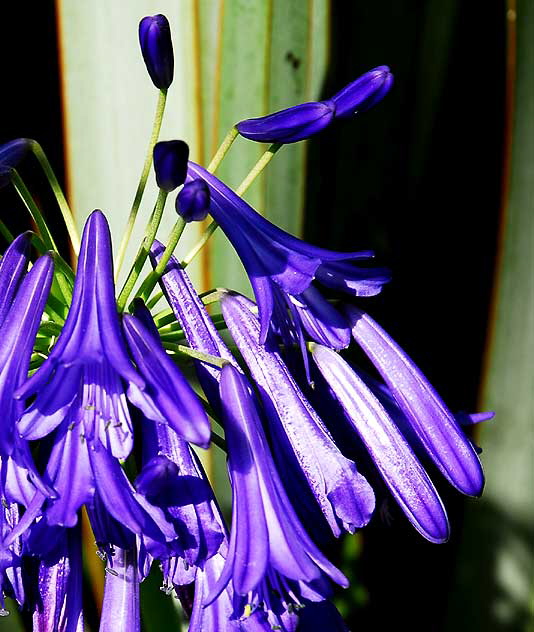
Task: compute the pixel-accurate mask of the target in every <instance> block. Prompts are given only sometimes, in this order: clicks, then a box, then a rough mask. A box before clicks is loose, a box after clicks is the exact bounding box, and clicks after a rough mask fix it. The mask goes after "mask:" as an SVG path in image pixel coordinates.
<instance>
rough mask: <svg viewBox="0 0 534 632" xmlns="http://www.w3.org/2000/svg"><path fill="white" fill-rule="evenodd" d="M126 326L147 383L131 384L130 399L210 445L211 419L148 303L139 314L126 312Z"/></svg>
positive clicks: (151, 415)
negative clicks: (170, 351)
mask: <svg viewBox="0 0 534 632" xmlns="http://www.w3.org/2000/svg"><path fill="white" fill-rule="evenodd" d="M123 329H124V335H125V338H126V341H127V343H128V348H129V349H130V353H131V354H132V357H133V359H134V361H135V363H136V366H137V369H138V371H139V373H140V375H141V376H142V377H143V379H144V380H145V383H146V386H145V388H144V389H143V390H140V389H139V388H138V387H137V386H136V385H135V384H132V385H131V386H130V389H129V392H128V396H129V398H130V400H131V401H132V402H133V403H134V404H136V405H137V406H138V407H139V408H141V409H142V410H143V411H144V412H145V414H146V415H147V416H148V417H149V418H150V419H152V420H154V421H157V422H160V423H163V424H169V425H170V426H171V427H172V428H173V429H174V431H175V432H177V433H178V434H179V435H180V436H181V437H183V438H184V439H185V440H186V441H190V442H191V443H195V444H196V445H199V446H202V447H204V448H207V447H208V445H209V442H210V433H211V429H210V423H209V421H208V418H207V416H206V413H205V412H204V409H203V407H202V404H201V403H200V401H199V399H198V397H197V396H196V395H195V392H194V391H193V389H192V387H191V385H190V384H189V382H188V381H187V380H186V379H185V377H184V376H183V374H182V373H181V371H180V370H179V369H178V367H177V366H176V365H175V364H174V363H173V361H172V360H171V359H170V357H169V356H168V355H167V353H166V352H165V350H164V349H163V347H162V345H161V341H160V339H159V335H158V332H157V330H156V327H155V325H154V323H153V321H152V317H151V316H150V313H149V312H148V310H147V309H146V308H145V307H142V308H141V307H139V308H138V309H137V310H136V316H131V315H128V314H125V315H124V317H123Z"/></svg>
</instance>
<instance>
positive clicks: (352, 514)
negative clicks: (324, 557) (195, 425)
mask: <svg viewBox="0 0 534 632" xmlns="http://www.w3.org/2000/svg"><path fill="white" fill-rule="evenodd" d="M221 306H222V311H223V314H224V317H225V320H226V323H227V325H228V328H229V330H230V332H231V334H232V337H233V339H234V341H235V342H236V344H237V346H238V348H239V350H240V352H241V354H242V356H243V358H244V360H245V362H246V363H247V365H248V366H249V369H250V372H251V374H252V377H253V379H254V381H255V382H256V384H257V385H258V387H259V390H260V395H261V398H262V401H263V404H264V407H265V409H266V412H267V414H268V416H269V422H270V429H271V431H272V432H273V434H274V435H275V436H276V437H277V440H278V441H280V442H281V445H283V443H284V441H285V442H287V441H289V444H290V445H291V450H292V451H293V453H294V455H295V458H296V459H297V460H298V462H299V463H300V466H301V468H302V472H303V473H304V475H305V476H306V479H307V480H308V484H309V485H310V487H311V489H312V491H313V493H314V495H315V497H316V499H317V502H318V503H319V505H320V507H321V509H322V511H323V513H324V515H325V517H326V519H327V521H328V523H329V525H330V527H331V529H332V531H333V533H334V534H335V535H339V534H340V525H342V526H343V527H344V528H345V529H347V530H349V531H353V530H354V529H355V528H359V527H362V526H364V525H365V524H367V523H368V522H369V520H370V517H371V514H372V512H373V510H374V494H373V490H372V489H371V487H370V486H369V484H368V483H367V481H366V480H365V478H364V477H363V476H362V475H361V474H359V473H358V471H357V470H356V466H355V464H354V463H353V462H352V461H350V460H348V459H346V458H345V457H344V456H343V455H342V454H341V452H340V451H339V450H338V448H337V446H336V445H335V443H334V442H333V440H332V438H331V436H330V434H329V433H328V431H327V430H326V428H325V426H324V423H323V422H322V420H321V419H320V418H319V416H318V415H317V413H316V412H315V411H314V410H313V408H312V407H311V405H310V403H309V402H308V401H307V399H306V398H305V397H304V395H303V393H302V392H301V390H300V389H299V387H298V386H297V384H296V383H295V381H294V380H293V378H292V377H291V375H290V373H289V371H288V369H287V367H286V365H285V364H284V362H283V361H282V359H281V358H280V356H279V354H278V353H275V352H271V351H268V350H267V349H265V348H264V347H263V346H262V345H261V344H260V342H259V323H258V320H257V318H256V317H255V316H254V314H253V313H252V312H251V311H250V310H251V309H252V308H253V306H254V304H253V303H252V302H251V301H249V300H248V299H246V298H244V297H242V296H236V295H230V294H226V295H225V296H224V297H223V299H222V300H221Z"/></svg>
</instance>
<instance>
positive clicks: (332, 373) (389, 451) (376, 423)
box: [312, 345, 449, 542]
mask: <svg viewBox="0 0 534 632" xmlns="http://www.w3.org/2000/svg"><path fill="white" fill-rule="evenodd" d="M312 355H313V359H314V360H315V362H316V364H317V366H318V367H319V370H320V371H321V373H322V374H323V376H324V378H325V379H326V381H327V382H328V384H329V385H330V387H331V388H332V390H333V392H334V395H335V396H336V397H337V399H338V400H339V402H340V403H341V405H342V406H343V409H344V410H345V414H346V415H347V417H348V419H349V420H350V421H351V423H352V425H353V427H354V429H355V430H356V432H357V433H358V434H359V436H360V438H361V439H362V441H363V443H364V445H365V447H366V449H367V451H368V452H369V454H370V456H371V458H372V460H373V462H374V464H375V465H376V467H377V468H378V471H379V472H380V474H381V476H382V478H383V479H384V481H385V483H386V485H387V486H388V487H389V489H390V491H391V493H392V494H393V496H394V498H395V500H396V501H397V502H398V503H399V505H400V506H401V508H402V510H403V511H404V513H405V514H406V516H407V517H408V519H409V520H410V522H411V523H412V524H413V525H414V527H415V528H416V529H417V530H418V531H419V532H420V533H421V534H422V535H423V536H424V537H425V538H427V539H428V540H430V541H431V542H444V541H446V540H447V539H448V536H449V524H448V520H447V514H446V513H445V509H444V507H443V503H442V502H441V499H440V497H439V496H438V494H437V492H436V489H435V488H434V485H433V484H432V482H431V480H430V479H429V477H428V475H427V474H426V472H425V471H424V469H423V468H422V467H421V465H420V463H419V461H417V459H416V457H415V455H414V453H413V452H412V449H411V448H410V446H409V445H408V442H407V441H406V439H405V438H404V437H403V436H402V434H401V433H400V431H399V430H398V428H397V426H396V425H395V424H394V423H393V421H392V420H391V418H390V417H389V416H388V414H387V413H386V411H385V410H384V408H383V407H382V405H381V404H380V402H379V401H378V399H376V397H375V396H374V395H373V394H372V393H371V391H370V390H369V389H368V388H367V386H366V385H365V384H364V382H363V381H362V380H361V379H360V378H359V377H358V376H357V375H356V374H355V373H354V371H352V369H351V368H350V366H349V365H348V364H347V363H346V362H345V360H343V358H341V356H340V355H338V354H337V353H335V352H334V351H332V350H331V349H328V348H326V347H323V346H321V345H314V346H313V351H312Z"/></svg>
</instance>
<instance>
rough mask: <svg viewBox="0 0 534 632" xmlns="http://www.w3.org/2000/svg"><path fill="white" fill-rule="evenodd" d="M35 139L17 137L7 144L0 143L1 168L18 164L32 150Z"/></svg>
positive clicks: (6, 168)
mask: <svg viewBox="0 0 534 632" xmlns="http://www.w3.org/2000/svg"><path fill="white" fill-rule="evenodd" d="M32 143H33V141H32V140H30V139H29V138H17V139H15V140H10V141H9V143H5V145H0V168H1V170H2V171H4V169H5V170H9V168H13V167H17V165H18V164H19V163H20V162H21V161H22V159H23V158H25V157H26V154H27V153H28V152H29V151H30V149H31V146H32Z"/></svg>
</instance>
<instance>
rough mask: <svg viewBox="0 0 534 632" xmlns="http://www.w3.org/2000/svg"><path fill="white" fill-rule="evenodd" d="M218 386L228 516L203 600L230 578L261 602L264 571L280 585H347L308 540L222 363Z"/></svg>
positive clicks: (246, 400)
mask: <svg viewBox="0 0 534 632" xmlns="http://www.w3.org/2000/svg"><path fill="white" fill-rule="evenodd" d="M220 389H221V402H222V407H223V420H224V424H225V435H226V442H227V446H228V469H229V471H230V478H231V481H232V490H233V503H232V508H233V509H232V514H233V518H232V530H231V533H230V544H229V550H228V555H227V558H226V563H225V566H224V568H223V570H222V572H221V576H220V578H219V580H218V582H217V584H216V586H215V587H214V588H213V593H212V595H211V596H210V597H209V598H208V599H209V600H210V601H211V600H212V599H213V598H215V597H216V596H217V595H218V594H219V593H220V592H221V590H222V589H223V588H224V587H225V586H226V584H227V583H228V581H230V579H231V580H232V583H233V588H234V591H235V592H236V593H237V594H239V595H242V596H245V595H248V594H249V593H250V594H252V595H257V596H253V597H252V601H253V602H256V601H259V602H263V601H264V599H265V596H264V595H262V594H261V588H262V586H261V584H262V582H263V581H264V580H265V579H266V578H268V577H269V575H270V574H274V575H275V576H276V577H277V580H278V581H279V583H280V585H281V586H284V585H285V583H288V584H289V585H290V584H291V581H293V582H299V581H300V582H302V583H304V584H308V583H313V582H314V581H317V580H320V579H321V578H323V577H329V578H331V579H332V580H333V581H335V582H337V583H338V584H341V585H342V586H346V585H348V584H347V580H346V578H345V577H344V576H343V575H342V573H341V572H340V571H338V570H337V569H336V568H335V567H334V566H333V565H332V564H330V562H328V560H327V559H326V558H325V557H324V556H323V555H322V553H321V552H320V551H319V550H318V549H317V547H316V546H315V544H313V542H312V541H311V539H310V538H309V536H308V534H307V533H306V531H305V530H304V528H303V526H302V525H301V524H300V521H299V519H298V518H297V516H296V514H295V512H294V510H293V508H292V506H291V503H290V502H289V499H288V497H287V495H286V493H285V491H284V488H283V486H282V482H281V480H280V478H279V475H278V473H277V471H276V468H275V465H274V461H273V459H272V456H271V454H270V450H269V448H268V445H267V439H266V437H265V435H264V433H263V430H262V428H261V421H260V419H259V416H258V413H257V410H256V407H255V403H254V400H253V396H252V393H251V390H250V387H249V386H248V383H247V381H246V379H245V378H244V376H243V375H242V374H241V373H240V372H239V371H238V370H237V369H236V368H234V367H232V366H231V365H226V366H224V367H223V369H222V371H221V383H220ZM290 592H291V591H290V590H289V593H290ZM249 599H250V597H249Z"/></svg>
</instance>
